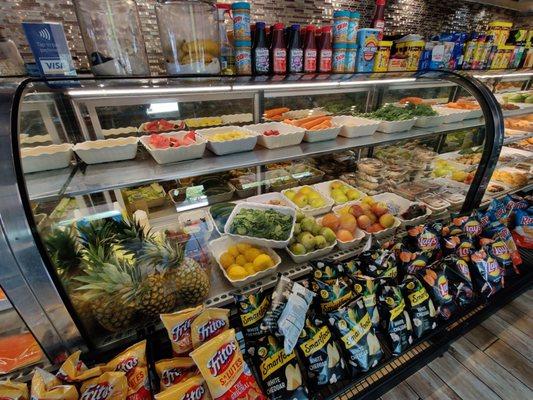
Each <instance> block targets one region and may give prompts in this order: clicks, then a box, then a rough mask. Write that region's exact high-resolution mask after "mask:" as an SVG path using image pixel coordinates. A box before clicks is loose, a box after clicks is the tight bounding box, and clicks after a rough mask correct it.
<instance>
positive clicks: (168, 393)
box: [155, 376, 211, 400]
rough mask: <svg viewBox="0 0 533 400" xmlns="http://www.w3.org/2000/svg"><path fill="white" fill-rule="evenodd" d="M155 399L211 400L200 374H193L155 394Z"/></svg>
mask: <svg viewBox="0 0 533 400" xmlns="http://www.w3.org/2000/svg"><path fill="white" fill-rule="evenodd" d="M155 399H156V400H211V395H210V394H209V390H208V389H207V387H206V384H205V380H204V378H202V377H201V376H193V377H191V378H189V379H186V380H184V381H183V382H180V383H178V384H176V385H173V386H172V387H171V388H169V389H167V390H164V391H162V392H160V393H158V394H156V395H155Z"/></svg>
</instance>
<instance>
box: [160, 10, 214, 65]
mask: <svg viewBox="0 0 533 400" xmlns="http://www.w3.org/2000/svg"><path fill="white" fill-rule="evenodd" d="M155 12H156V15H157V23H158V25H159V36H160V38H161V45H162V47H163V55H164V57H165V62H166V67H167V72H168V74H169V75H185V74H218V73H220V61H219V56H220V43H219V31H218V18H217V10H216V8H215V6H214V4H212V3H209V2H207V1H193V0H170V1H165V0H159V1H158V3H157V4H156V6H155Z"/></svg>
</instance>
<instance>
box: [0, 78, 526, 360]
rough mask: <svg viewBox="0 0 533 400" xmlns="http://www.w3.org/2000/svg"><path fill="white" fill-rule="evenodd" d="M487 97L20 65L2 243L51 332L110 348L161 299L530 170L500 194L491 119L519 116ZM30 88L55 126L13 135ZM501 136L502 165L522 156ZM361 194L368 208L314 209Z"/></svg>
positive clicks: (329, 246)
mask: <svg viewBox="0 0 533 400" xmlns="http://www.w3.org/2000/svg"><path fill="white" fill-rule="evenodd" d="M522 89H524V87H522ZM526 89H527V88H526ZM498 96H499V94H496V97H495V96H493V95H492V93H491V90H489V88H488V86H486V85H484V84H481V83H480V81H479V80H478V79H472V78H471V77H469V76H467V75H457V74H454V73H446V72H438V73H436V72H428V73H425V74H405V73H402V74H393V73H384V74H371V75H368V74H359V75H358V74H355V75H297V76H287V77H272V78H266V77H258V78H248V77H246V78H243V77H236V78H222V77H204V78H126V79H111V80H106V79H96V78H80V79H77V80H65V79H63V80H59V81H40V80H27V81H24V82H23V83H21V86H20V87H19V89H18V91H17V92H16V93H14V94H13V96H11V97H9V98H7V97H6V98H4V103H6V104H8V103H9V102H10V104H9V106H8V107H9V108H8V109H9V110H12V113H13V115H15V116H18V119H17V118H15V119H14V120H11V122H12V123H11V124H10V123H6V124H4V125H5V126H4V127H3V128H2V135H3V136H2V137H4V138H6V140H9V143H11V141H12V148H13V149H14V151H11V147H9V149H3V150H2V152H3V153H2V157H3V158H5V159H6V160H11V161H12V163H10V165H4V166H3V167H2V168H4V170H5V171H4V172H5V174H3V176H10V177H11V178H9V179H11V181H10V182H11V184H12V185H13V186H12V188H14V189H13V192H14V195H15V194H18V195H19V198H18V200H17V199H15V198H12V199H11V200H12V203H9V204H7V203H6V204H5V205H4V203H2V205H1V206H0V215H1V216H2V218H3V219H5V220H6V221H5V229H6V237H7V238H6V240H7V242H8V243H16V242H17V241H18V240H23V241H24V243H25V245H26V247H25V248H24V249H21V248H15V249H14V251H13V257H14V258H15V259H16V260H19V261H20V260H22V257H23V253H22V251H24V252H26V253H25V254H24V257H29V258H26V259H32V260H33V261H34V264H33V268H34V269H38V270H39V271H40V272H39V273H40V274H41V275H40V278H41V279H40V280H39V282H36V281H35V282H34V281H33V280H30V282H29V284H30V286H32V285H46V286H47V288H48V290H49V291H50V293H48V294H46V295H45V294H44V293H41V292H38V293H37V294H36V297H37V301H39V302H43V303H44V304H45V307H44V308H46V307H47V306H50V305H51V304H60V307H59V308H58V310H59V311H58V310H55V311H56V312H57V313H59V312H60V313H61V318H58V319H52V325H54V327H53V329H54V331H56V332H61V331H65V330H66V331H67V332H68V333H69V335H68V338H67V339H63V340H62V343H63V344H64V345H65V346H66V347H67V348H72V343H79V342H80V341H81V342H83V343H84V344H85V345H86V346H87V347H88V348H90V349H91V350H93V351H95V352H104V351H108V350H110V349H115V348H116V347H117V346H123V345H124V344H126V343H133V342H134V341H135V340H137V339H139V337H142V336H143V335H146V334H147V332H154V331H156V332H157V331H159V330H161V325H160V322H159V318H158V315H159V314H160V313H165V312H171V311H175V310H178V309H181V308H185V307H188V306H192V305H195V304H199V303H204V304H206V305H210V306H227V305H231V304H232V303H233V295H232V294H233V293H234V292H236V291H239V292H243V293H246V292H249V291H250V290H252V289H254V288H257V287H260V286H261V287H264V288H270V287H272V286H273V285H274V283H275V281H276V272H278V273H282V274H283V275H286V276H289V277H291V278H299V277H303V276H305V275H307V274H309V272H310V271H311V269H310V267H309V264H308V262H309V260H311V259H312V258H314V257H324V256H326V255H328V256H329V257H331V258H332V259H340V258H342V257H347V256H349V255H353V254H355V253H357V252H359V251H361V249H362V248H364V247H365V246H367V245H368V243H369V241H372V240H382V241H383V240H386V239H387V238H391V237H392V236H393V235H394V234H395V230H396V228H398V227H400V226H406V225H408V224H409V223H414V222H421V221H425V220H432V219H439V218H442V217H444V216H449V215H450V212H455V211H461V210H462V211H465V212H466V211H469V210H472V209H473V208H475V207H477V206H478V205H479V204H480V203H481V202H482V201H484V200H486V199H488V198H491V197H490V196H492V197H493V196H499V195H502V194H503V193H507V192H509V191H512V190H517V189H519V188H522V187H525V186H527V184H528V183H529V179H530V171H529V170H528V171H524V170H520V174H521V175H519V176H518V175H516V176H517V177H516V182H515V181H514V180H513V182H514V183H516V185H513V186H508V185H504V184H502V185H501V186H502V187H503V188H504V189H503V190H501V191H499V190H495V189H496V186H497V185H500V184H499V183H496V182H495V181H494V177H493V180H491V176H492V172H493V170H494V168H495V167H496V163H497V160H498V157H499V156H500V151H501V148H502V144H503V116H505V115H507V114H508V113H513V115H518V114H524V115H526V114H527V112H526V111H527V108H523V107H521V106H520V107H519V110H520V112H518V111H517V110H510V111H507V110H504V111H503V114H502V111H501V109H500V107H499V105H498V101H497V99H498ZM34 99H39V101H40V102H42V103H43V104H54V107H55V108H53V107H52V109H55V110H56V111H55V112H54V113H52V114H50V115H49V116H48V117H47V118H48V119H47V121H48V124H49V125H50V126H52V125H53V126H54V127H55V129H56V130H57V137H56V136H53V140H52V141H51V143H48V142H47V143H43V145H39V146H31V147H26V146H25V145H24V141H25V136H24V134H26V130H29V129H30V127H29V125H31V124H30V123H29V122H28V118H26V117H25V110H26V109H28V107H29V104H31V103H32V101H34ZM47 109H48V108H47ZM502 115H503V116H502ZM4 117H5V116H4ZM5 121H9V120H8V119H5ZM16 122H19V124H17V123H16ZM45 125H46V124H45ZM9 127H10V128H11V129H9ZM515 150H516V149H510V150H509V152H510V154H511V156H510V157H511V158H513V160H514V161H516V163H515V164H514V166H513V168H517V167H518V165H517V164H520V163H524V166H525V165H526V164H529V165H530V160H531V159H530V155H531V153H529V154H526V153H525V152H524V150H522V149H520V150H516V151H515ZM503 154H504V153H503V152H502V155H503ZM10 166H12V169H9V170H8V168H10ZM521 166H522V165H520V167H521ZM517 174H518V173H517ZM512 176H513V177H514V175H512ZM6 179H7V178H6ZM513 179H514V178H513ZM498 182H499V181H498ZM487 187H488V189H489V190H488V191H486V189H487ZM360 204H366V205H365V206H364V207H363V208H365V209H366V208H368V209H369V212H368V213H367V214H368V215H367V214H365V216H366V217H367V218H366V219H365V218H361V220H359V217H360V216H361V215H359V216H357V215H354V214H351V215H352V216H351V217H346V218H345V219H346V221H345V223H344V224H343V227H344V228H343V229H338V226H337V223H336V222H333V223H331V224H330V223H329V222H330V221H327V220H328V219H332V218H333V217H331V216H329V215H334V218H339V219H342V218H343V215H345V214H350V213H351V212H352V211H350V210H349V209H351V206H354V205H357V206H359V205H360ZM376 204H377V205H376ZM246 205H249V207H251V208H252V209H253V211H251V212H249V214H248V216H247V217H246V218H248V219H249V220H247V221H245V222H242V220H241V221H240V222H239V221H236V219H237V220H238V219H239V210H240V209H243V208H244V209H245V208H246ZM276 207H279V213H277V214H275V215H274V216H271V217H272V218H280V220H286V219H287V218H289V219H290V218H293V217H294V215H295V214H297V213H300V212H303V213H304V214H305V215H307V216H309V217H313V218H316V220H315V221H314V222H313V221H312V222H313V226H312V227H311V226H309V227H304V226H299V228H298V229H300V230H301V232H300V233H304V234H306V235H298V239H294V240H290V239H289V237H288V236H287V235H286V233H284V230H283V229H282V228H279V229H280V230H281V231H280V232H279V233H278V234H277V235H274V234H273V233H272V232H271V230H272V229H273V228H272V227H271V226H270V224H271V223H272V220H269V219H264V215H261V214H264V212H265V208H266V209H268V208H276ZM373 207H374V208H373ZM380 207H382V208H383V207H385V209H383V210H382V209H380ZM372 210H374V211H372ZM354 212H355V211H354ZM281 214H283V215H281ZM326 214H327V215H328V218H324V215H326ZM291 216H293V217H291ZM383 216H385V217H383ZM17 217H18V218H21V219H22V220H23V222H20V221H18V222H17V221H16V220H15V219H16V218H17ZM240 217H241V218H244V217H243V216H242V215H241V216H240ZM324 219H326V221H324ZM353 220H355V223H354V222H353ZM241 223H242V224H244V225H246V228H244V227H243V226H240V225H239V224H241ZM280 223H281V222H280ZM309 224H311V222H309ZM318 224H322V225H321V226H320V225H318ZM317 226H318V228H317ZM329 226H332V228H330V229H329V230H327V231H322V229H324V228H328V227H329ZM15 227H18V229H19V231H18V232H17V231H16V230H14V228H15ZM333 228H334V229H333ZM305 229H307V230H305ZM313 229H314V230H317V229H318V230H317V231H316V232H313ZM319 231H320V232H319ZM300 236H301V238H300ZM318 236H320V238H319V239H317V238H316V237H318ZM243 237H244V238H247V239H248V241H245V242H246V243H247V245H246V246H242V245H241V246H237V245H238V244H239V243H240V240H241V239H242V238H243ZM310 238H312V239H310ZM250 243H251V244H250ZM35 279H37V278H35ZM0 283H1V281H0ZM33 291H34V292H35V289H33ZM52 292H53V293H52ZM54 302H55V303H54ZM59 321H60V322H61V326H57V324H59Z"/></svg>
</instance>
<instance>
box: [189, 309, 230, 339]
mask: <svg viewBox="0 0 533 400" xmlns="http://www.w3.org/2000/svg"><path fill="white" fill-rule="evenodd" d="M228 315H229V310H228V309H224V308H206V309H204V310H203V311H202V312H201V313H200V315H198V316H197V317H196V318H195V319H194V321H192V324H191V335H192V346H193V348H197V347H198V346H201V345H202V344H203V343H204V342H207V341H208V340H210V339H211V338H213V337H214V336H216V335H218V334H219V333H220V332H223V331H225V330H226V329H228V328H229V319H228Z"/></svg>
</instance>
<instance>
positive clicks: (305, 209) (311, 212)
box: [281, 185, 334, 216]
mask: <svg viewBox="0 0 533 400" xmlns="http://www.w3.org/2000/svg"><path fill="white" fill-rule="evenodd" d="M304 187H309V188H311V189H314V188H313V187H312V186H309V185H303V186H296V187H295V188H292V189H285V190H282V191H281V193H282V194H283V195H285V193H286V192H287V191H288V190H293V191H294V192H298V191H299V190H300V189H302V188H304ZM319 194H320V195H321V196H322V198H323V199H324V201H325V203H326V204H325V205H324V206H323V207H316V208H313V207H311V206H305V207H303V208H300V207H298V206H297V205H296V203H294V202H293V201H292V200H290V199H289V198H287V201H288V202H289V203H290V205H291V207H294V208H296V209H297V210H300V211H302V212H303V213H304V214H306V215H309V216H315V215H320V214H325V213H327V212H328V211H329V210H331V207H333V204H334V203H333V200H331V199H328V198H326V197H325V196H324V195H323V194H322V193H319ZM285 197H286V196H285Z"/></svg>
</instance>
